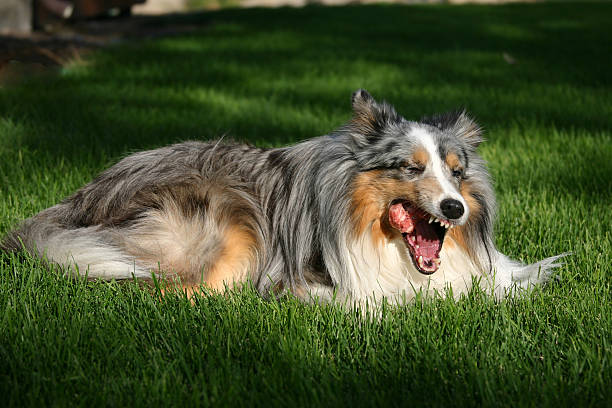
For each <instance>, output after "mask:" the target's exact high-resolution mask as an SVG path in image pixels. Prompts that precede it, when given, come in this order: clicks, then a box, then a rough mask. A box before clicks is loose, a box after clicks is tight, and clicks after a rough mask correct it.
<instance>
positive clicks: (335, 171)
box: [2, 90, 560, 302]
mask: <svg viewBox="0 0 612 408" xmlns="http://www.w3.org/2000/svg"><path fill="white" fill-rule="evenodd" d="M352 107H353V117H352V119H351V120H350V121H349V122H348V123H347V124H345V125H344V126H342V127H341V128H339V129H338V130H336V131H333V132H331V133H330V134H328V135H325V136H321V137H317V138H314V139H310V140H307V141H304V142H302V143H298V144H296V145H294V146H289V147H282V148H271V149H265V148H257V147H253V146H248V145H243V144H231V143H221V142H216V143H212V142H209V143H205V142H195V141H193V142H185V143H179V144H175V145H172V146H169V147H163V148H160V149H156V150H150V151H144V152H140V153H136V154H133V155H131V156H128V157H126V158H124V159H123V160H121V161H119V162H118V163H117V164H115V165H114V166H112V167H111V168H109V169H108V170H106V171H104V172H103V173H101V174H100V175H99V176H98V177H97V178H96V179H95V180H93V181H92V182H91V183H89V184H87V185H85V186H84V187H83V188H81V189H80V190H78V191H77V192H76V193H75V194H74V195H72V196H71V197H69V198H67V199H65V200H64V201H63V202H61V203H60V204H57V205H55V206H53V207H51V208H48V209H46V210H44V211H42V212H41V213H39V214H37V215H35V216H33V217H32V218H29V219H27V220H25V221H24V222H23V223H22V225H21V226H19V227H18V228H17V229H16V230H15V231H13V232H12V233H10V234H9V235H8V236H7V237H6V238H5V239H4V241H3V244H2V247H3V249H4V250H5V251H7V250H9V251H10V250H12V251H19V250H23V249H25V250H26V251H28V252H29V253H31V254H34V255H35V256H39V257H41V258H43V259H46V260H48V261H51V262H54V263H57V264H61V265H64V266H67V267H68V269H66V270H67V271H70V273H71V274H80V275H86V276H87V277H88V278H101V279H130V278H142V279H154V278H155V277H157V278H163V279H167V280H172V281H175V282H180V285H182V287H183V288H184V289H185V290H186V291H188V292H190V291H193V290H196V289H197V288H200V289H201V288H203V287H207V288H209V289H212V290H224V289H225V288H227V287H231V286H233V285H236V284H242V283H245V282H251V284H253V285H254V286H255V287H256V288H257V290H258V291H259V292H260V293H261V294H262V295H269V294H280V293H286V292H290V293H293V294H294V295H296V296H298V297H300V298H303V299H305V300H309V299H320V300H323V301H328V300H332V299H351V300H352V301H357V302H359V301H365V300H369V299H381V298H386V299H388V300H390V301H398V300H399V299H403V300H405V299H410V298H411V297H413V296H414V294H415V293H417V292H419V291H425V292H427V293H430V292H432V291H437V292H443V293H448V292H445V290H447V289H449V288H450V289H451V290H452V293H453V294H454V295H458V294H461V293H465V292H466V291H468V290H469V289H470V287H471V286H472V285H473V284H474V283H476V284H478V285H480V286H482V287H483V288H486V289H487V290H490V291H491V293H493V294H494V295H495V296H497V297H503V296H506V295H507V294H508V293H514V292H516V290H515V289H517V288H528V287H530V286H531V285H533V284H538V283H541V282H544V281H546V280H547V279H548V277H549V276H550V275H551V273H552V272H553V270H554V268H555V267H557V266H559V264H558V263H556V262H557V260H558V259H559V257H560V256H555V257H551V258H547V259H545V260H543V261H541V262H538V263H535V264H531V265H522V264H520V263H518V262H516V261H513V260H511V259H509V258H508V257H506V256H505V255H503V254H502V253H500V252H499V251H498V250H497V249H496V248H495V245H494V242H493V222H494V213H495V197H494V193H493V189H492V187H491V181H490V178H489V174H488V172H487V168H486V165H485V162H484V160H483V159H482V158H481V157H480V156H479V155H478V153H477V147H478V145H479V144H480V143H481V141H482V132H481V129H480V128H479V126H478V125H477V124H476V123H475V122H474V121H473V120H472V119H471V118H470V117H469V116H468V115H467V114H466V113H465V112H456V113H450V114H444V115H437V116H433V117H428V118H424V119H421V120H420V121H409V120H406V119H404V118H403V117H402V116H400V115H399V114H398V113H396V111H395V109H394V108H393V107H392V106H391V105H389V104H387V103H386V102H377V101H375V100H374V99H373V98H372V96H371V95H370V94H369V93H367V92H366V91H365V90H358V91H356V92H355V93H354V94H353V96H352Z"/></svg>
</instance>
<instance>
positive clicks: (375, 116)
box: [351, 89, 401, 144]
mask: <svg viewBox="0 0 612 408" xmlns="http://www.w3.org/2000/svg"><path fill="white" fill-rule="evenodd" d="M352 105H353V119H352V120H351V125H352V127H353V129H354V130H355V131H356V133H357V136H358V139H359V140H356V141H357V142H358V143H359V144H362V143H363V144H367V143H369V142H372V141H374V139H376V138H377V137H379V136H380V135H381V132H382V131H383V129H384V128H385V127H386V126H387V125H388V124H390V123H393V122H399V121H400V120H401V118H400V116H399V115H398V114H397V112H395V109H393V107H392V106H391V105H389V104H388V103H386V102H382V103H378V102H376V101H375V100H374V98H373V97H372V95H370V94H369V93H368V91H366V90H365V89H358V90H357V91H355V92H353V97H352Z"/></svg>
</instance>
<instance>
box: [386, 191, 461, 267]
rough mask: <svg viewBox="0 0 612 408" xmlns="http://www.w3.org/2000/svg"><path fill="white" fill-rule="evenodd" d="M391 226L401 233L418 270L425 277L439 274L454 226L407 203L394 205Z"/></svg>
mask: <svg viewBox="0 0 612 408" xmlns="http://www.w3.org/2000/svg"><path fill="white" fill-rule="evenodd" d="M389 222H390V223H391V226H392V227H393V228H395V229H397V230H398V231H399V232H401V234H402V237H403V238H404V243H405V244H406V247H407V248H408V252H410V256H411V257H412V261H413V263H414V266H415V267H416V268H417V270H418V271H419V272H421V273H423V274H425V275H430V274H432V273H434V272H435V271H437V270H438V268H439V267H440V250H441V249H442V243H443V242H444V236H445V235H446V231H447V229H449V228H451V227H452V224H451V223H450V222H449V221H446V220H441V219H438V218H436V217H435V216H433V215H431V214H429V213H427V212H425V211H423V210H421V209H420V208H418V207H416V206H414V205H412V204H411V203H410V202H408V201H405V200H396V201H394V202H393V203H392V204H391V206H390V207H389Z"/></svg>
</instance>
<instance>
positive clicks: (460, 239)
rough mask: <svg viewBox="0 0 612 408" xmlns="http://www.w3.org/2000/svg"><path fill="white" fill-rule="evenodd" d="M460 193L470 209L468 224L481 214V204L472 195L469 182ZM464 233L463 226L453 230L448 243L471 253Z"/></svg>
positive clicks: (462, 187) (450, 232)
mask: <svg viewBox="0 0 612 408" xmlns="http://www.w3.org/2000/svg"><path fill="white" fill-rule="evenodd" d="M460 192H461V195H462V196H463V199H464V200H465V202H466V203H467V205H468V207H469V208H470V217H469V218H468V221H467V222H470V220H473V219H474V218H475V217H477V216H478V214H479V213H480V210H481V208H480V204H479V203H478V201H476V199H474V197H473V196H472V194H471V192H472V184H471V183H470V182H469V181H464V182H463V183H462V184H461V188H460ZM463 232H464V227H463V226H461V227H456V228H453V229H451V230H450V231H449V237H450V238H451V239H452V240H449V241H448V245H449V247H451V248H452V246H453V244H457V245H459V246H460V247H461V248H463V250H464V251H466V252H469V248H468V245H467V242H466V240H465V236H464V235H463ZM446 244H447V242H445V245H446Z"/></svg>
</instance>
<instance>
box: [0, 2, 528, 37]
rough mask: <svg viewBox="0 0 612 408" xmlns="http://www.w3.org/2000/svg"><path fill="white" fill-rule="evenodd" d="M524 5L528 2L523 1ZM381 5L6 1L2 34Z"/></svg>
mask: <svg viewBox="0 0 612 408" xmlns="http://www.w3.org/2000/svg"><path fill="white" fill-rule="evenodd" d="M517 1H518V0H386V1H384V2H385V3H398V4H411V3H451V4H463V3H489V4H490V3H509V2H517ZM521 2H525V0H522V1H521ZM356 3H359V4H371V3H380V1H378V0H2V1H1V2H0V34H13V33H29V32H31V31H33V30H40V29H46V30H50V29H52V28H53V27H54V26H58V23H59V22H74V21H79V20H81V21H82V20H86V19H92V18H112V17H125V16H129V15H132V14H135V15H143V14H144V15H156V14H165V13H177V12H187V11H194V10H202V9H219V8H223V7H281V6H290V7H302V6H306V5H309V4H323V5H344V4H356Z"/></svg>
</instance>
